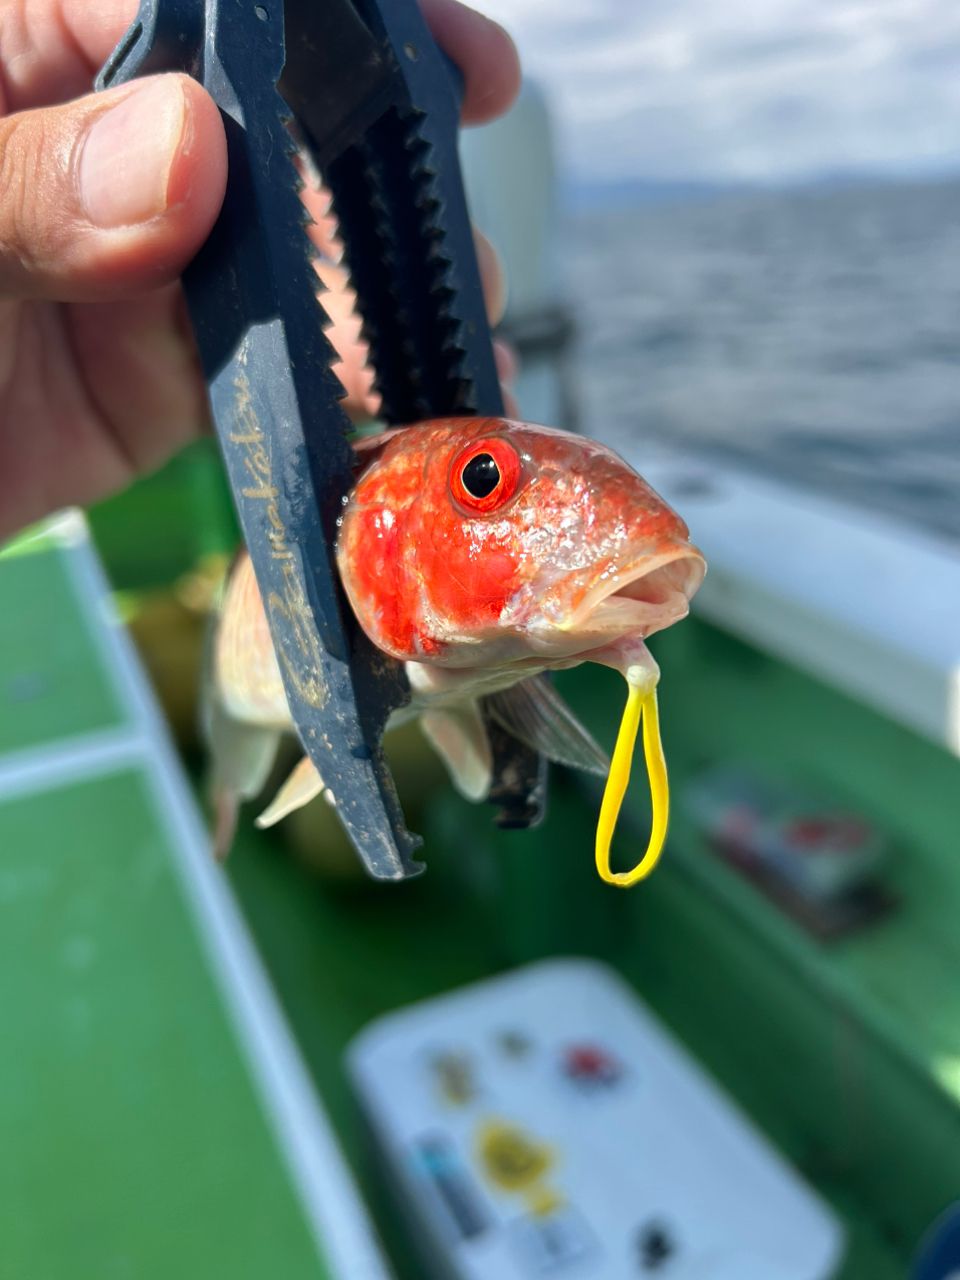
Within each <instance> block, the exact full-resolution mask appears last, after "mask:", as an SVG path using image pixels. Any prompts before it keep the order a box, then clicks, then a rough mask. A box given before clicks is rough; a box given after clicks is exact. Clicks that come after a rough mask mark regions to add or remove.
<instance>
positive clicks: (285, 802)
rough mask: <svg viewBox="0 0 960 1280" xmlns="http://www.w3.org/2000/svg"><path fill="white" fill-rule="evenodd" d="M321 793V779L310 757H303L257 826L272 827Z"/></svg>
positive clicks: (259, 819)
mask: <svg viewBox="0 0 960 1280" xmlns="http://www.w3.org/2000/svg"><path fill="white" fill-rule="evenodd" d="M321 791H323V779H322V778H321V777H320V775H319V773H317V767H316V765H315V764H314V763H313V761H312V760H311V759H310V757H309V756H304V757H303V759H302V760H301V761H300V763H299V764H298V765H297V766H296V767H295V768H294V770H293V772H292V773H291V774H290V776H289V778H287V780H286V782H285V783H284V784H283V786H282V787H281V788H280V790H279V791H278V792H277V794H276V795H275V796H274V797H273V799H272V800H271V801H270V803H269V804H268V805H267V807H266V809H264V811H263V813H261V814H260V816H259V817H258V818H257V826H258V827H272V826H273V825H274V824H275V823H277V822H279V821H280V820H281V818H285V817H286V816H287V815H288V814H290V813H293V811H294V810H295V809H301V808H303V806H304V805H305V804H309V803H310V801H311V800H315V799H316V798H317V796H318V795H320V793H321Z"/></svg>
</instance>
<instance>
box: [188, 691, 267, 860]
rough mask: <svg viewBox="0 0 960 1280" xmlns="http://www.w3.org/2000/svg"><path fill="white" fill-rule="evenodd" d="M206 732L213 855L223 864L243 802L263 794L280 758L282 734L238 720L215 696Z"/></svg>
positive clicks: (209, 710)
mask: <svg viewBox="0 0 960 1280" xmlns="http://www.w3.org/2000/svg"><path fill="white" fill-rule="evenodd" d="M204 729H205V732H206V736H207V741H208V744H209V748H210V784H209V790H210V803H211V807H212V809H213V852H214V856H215V857H216V858H218V859H220V860H222V859H224V858H225V857H226V856H227V854H228V853H229V852H230V846H231V845H232V844H233V837H234V834H235V833H236V829H237V811H238V809H239V807H240V802H241V801H243V800H250V799H252V798H253V797H254V796H256V795H258V794H259V793H260V792H261V791H262V790H263V787H264V784H265V782H266V781H267V776H268V775H269V773H270V770H271V769H272V767H273V762H274V760H275V759H276V757H277V749H278V748H279V746H280V734H279V733H278V732H277V730H275V729H265V728H263V727H261V726H260V725H249V724H244V723H243V722H242V721H240V720H235V719H234V718H233V717H232V716H231V715H229V714H228V713H227V712H226V711H224V709H223V707H222V706H221V705H220V704H219V701H218V700H217V698H216V697H215V696H214V697H212V698H211V699H210V700H209V702H208V703H207V706H206V715H205V724H204Z"/></svg>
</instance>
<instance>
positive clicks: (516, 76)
mask: <svg viewBox="0 0 960 1280" xmlns="http://www.w3.org/2000/svg"><path fill="white" fill-rule="evenodd" d="M420 8H421V9H422V10H423V16H424V17H425V18H426V20H427V22H428V23H429V24H430V29H431V31H432V32H433V34H434V36H435V38H436V41H437V43H438V44H439V45H440V47H441V48H442V49H443V51H444V53H446V54H447V55H448V56H449V57H451V58H452V59H453V61H454V62H455V63H456V64H457V66H458V67H459V68H460V70H461V71H462V72H463V78H464V93H463V109H462V112H461V118H462V120H463V123H464V124H484V123H485V122H486V121H487V120H493V119H495V118H496V117H497V116H499V115H503V113H504V111H506V110H507V108H508V107H509V106H510V104H511V103H512V102H513V100H514V98H515V97H516V96H517V93H518V92H519V89H520V58H519V56H518V55H517V49H516V46H515V45H514V43H513V41H512V40H511V39H510V37H509V35H508V34H507V33H506V31H504V29H503V27H501V26H500V24H499V23H498V22H494V21H493V19H492V18H486V17H484V15H483V14H482V13H477V11H476V9H471V8H469V7H468V6H467V5H465V4H460V3H458V0H420Z"/></svg>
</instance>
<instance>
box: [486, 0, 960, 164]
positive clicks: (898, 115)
mask: <svg viewBox="0 0 960 1280" xmlns="http://www.w3.org/2000/svg"><path fill="white" fill-rule="evenodd" d="M474 4H475V7H477V8H480V9H483V10H484V12H486V13H488V14H490V15H491V16H492V17H495V18H497V19H498V20H499V21H500V22H502V23H503V25H504V26H506V27H507V28H508V29H509V30H510V31H511V33H512V34H513V36H514V38H515V39H516V41H517V43H518V45H519V47H520V51H521V54H522V56H523V60H524V66H525V68H526V70H527V71H528V72H530V73H532V75H533V76H535V77H536V78H537V79H538V80H539V81H540V83H541V84H543V85H544V86H545V88H546V89H547V91H548V93H549V96H550V99H551V103H552V105H553V108H554V112H555V117H556V120H557V124H558V132H559V138H560V150H561V156H562V160H563V163H564V166H565V168H566V170H567V172H568V175H569V176H570V177H572V178H573V179H574V180H577V181H580V182H584V183H593V182H597V183H604V182H610V181H618V180H622V179H624V178H630V177H632V176H638V177H642V178H644V179H653V180H664V181H669V180H690V179H694V180H704V181H722V182H728V181H744V180H746V181H761V182H779V181H796V180H802V179H806V178H814V177H818V176H820V175H824V174H830V175H834V174H838V173H842V174H847V173H870V174H893V175H897V176H914V175H923V174H936V173H942V172H944V171H958V170H960V4H958V3H957V0H474Z"/></svg>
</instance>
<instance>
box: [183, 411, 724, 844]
mask: <svg viewBox="0 0 960 1280" xmlns="http://www.w3.org/2000/svg"><path fill="white" fill-rule="evenodd" d="M336 550H337V564H338V568H339V571H340V577H341V581H342V584H343V588H344V591H345V594H346V596H347V599H348V600H349V603H350V606H351V608H352V609H353V612H354V614H355V615H356V618H357V621H358V623H359V624H360V626H361V627H362V628H363V630H364V631H365V632H366V634H367V635H368V637H369V638H370V639H371V640H372V642H373V643H374V644H375V645H377V646H378V647H379V648H380V649H381V650H383V651H384V652H385V653H388V654H390V655H391V656H392V657H394V658H396V659H398V660H399V661H401V662H403V663H404V666H405V670H406V673H407V676H408V679H409V683H410V688H411V701H410V703H409V704H408V705H407V706H405V707H403V708H401V709H400V711H399V712H396V713H395V714H394V717H393V718H392V720H391V724H394V723H397V722H399V721H401V720H404V719H409V718H410V717H419V718H420V720H421V723H422V725H423V728H424V730H425V732H426V733H427V736H428V737H429V738H430V740H431V742H433V744H434V746H435V747H436V748H437V749H438V751H439V752H440V754H441V756H442V757H443V758H444V760H445V762H446V763H447V765H448V768H449V769H450V772H451V775H452V777H453V779H454V781H455V783H456V784H457V785H458V786H459V788H460V790H461V791H462V792H463V793H464V794H466V795H467V796H469V797H470V798H471V799H475V800H479V799H482V798H483V797H484V796H485V795H486V792H487V790H488V789H489V786H490V781H491V758H490V749H489V744H488V743H487V740H486V730H485V728H484V723H483V718H482V716H481V714H480V700H481V699H484V705H485V706H486V708H487V709H488V711H489V712H490V713H491V714H492V715H493V716H494V718H495V719H497V720H498V721H499V722H500V723H501V724H503V726H504V727H505V728H507V729H508V730H509V731H511V732H513V733H514V734H515V735H516V736H517V737H518V738H520V739H521V740H523V741H526V742H528V743H529V744H530V745H533V746H536V747H538V748H539V749H540V750H542V751H544V752H545V754H546V755H548V756H549V757H550V758H552V759H558V760H561V761H562V762H564V763H567V764H574V765H580V766H581V767H586V768H592V769H593V770H594V771H597V772H603V771H605V767H606V760H605V757H604V755H603V753H602V751H601V750H600V749H599V747H597V745H596V743H594V742H593V740H592V739H591V738H590V737H589V735H588V734H587V733H586V731H585V730H584V729H583V728H582V727H581V726H580V725H579V724H578V723H577V722H576V720H575V719H574V717H573V715H572V713H571V712H570V711H569V710H568V709H567V708H566V707H565V706H564V704H563V703H562V702H561V701H560V699H559V697H558V695H557V694H556V693H555V692H554V690H553V689H552V686H551V685H549V684H548V683H547V682H546V681H544V680H542V679H539V678H538V677H539V676H540V675H541V674H542V673H543V672H545V671H548V670H557V669H561V668H567V667H572V666H576V665H578V664H579V663H581V662H586V661H592V662H599V663H602V664H604V665H606V666H611V667H614V668H615V669H617V670H619V671H621V673H622V674H624V675H625V676H626V678H627V679H628V681H629V682H630V683H631V684H632V685H634V686H637V687H639V686H643V687H644V688H647V687H649V688H652V686H653V684H655V682H656V675H657V669H656V666H655V664H654V663H653V659H652V658H651V657H650V655H649V653H648V651H647V649H646V646H645V640H646V639H647V637H649V636H650V635H652V634H653V633H654V632H656V631H659V630H662V629H663V628H664V627H667V626H670V625H672V624H673V623H674V622H676V621H678V620H679V619H680V618H682V617H684V616H685V615H686V613H687V610H688V605H689V600H690V597H691V596H692V595H693V593H694V592H695V591H696V590H697V588H698V587H699V585H700V582H701V581H702V578H703V573H704V561H703V557H702V556H701V555H700V553H699V551H698V550H697V549H696V548H695V547H694V546H693V545H692V544H691V542H690V540H689V534H688V530H687V527H686V525H685V524H684V523H683V521H682V520H681V519H680V517H679V516H678V515H677V514H676V513H675V512H674V511H673V510H672V509H671V508H670V507H669V506H667V504H666V503H665V502H664V501H663V500H662V499H661V498H660V497H658V495H657V494H656V493H654V491H653V490H652V489H651V488H650V486H649V485H647V484H646V482H645V481H644V480H643V479H642V478H641V477H640V476H639V475H638V474H637V473H636V472H635V471H634V470H633V469H632V468H631V467H630V466H629V465H628V464H627V463H626V462H624V461H623V459H621V458H620V457H618V456H617V455H616V454H615V453H614V452H613V451H612V450H610V449H608V448H606V447H605V446H604V445H602V444H599V443H597V442H596V441H593V440H587V439H584V438H583V437H580V436H575V435H571V434H569V433H567V432H563V431H556V430H553V429H551V428H547V427H541V426H535V425H531V424H527V423H519V422H511V421H508V420H506V419H502V418H450V419H440V420H437V421H432V422H426V423H422V424H420V425H417V426H413V427H405V428H402V429H401V430H397V431H389V432H385V433H383V434H382V435H380V436H375V437H370V438H368V439H367V440H365V441H363V442H361V444H360V445H359V446H358V450H357V478H356V482H355V485H354V488H353V490H352V491H351V493H350V494H349V496H348V498H347V501H346V504H345V506H344V510H343V513H342V516H341V518H340V521H339V532H338V539H337V549H336ZM211 665H212V671H211V676H210V690H209V697H208V715H207V724H208V734H209V737H210V739H211V746H212V752H213V758H214V759H213V767H214V787H215V793H216V795H217V797H218V815H219V817H218V843H219V844H220V845H221V847H222V845H223V844H224V842H225V841H227V842H228V841H229V838H230V835H231V834H232V824H233V821H234V813H235V808H236V803H237V801H238V799H240V798H244V797H247V796H252V795H254V794H256V792H257V791H258V790H259V789H260V787H262V785H263V782H264V780H265V776H266V772H267V771H268V769H269V761H272V758H273V753H274V752H275V750H276V746H277V742H278V739H279V736H280V735H281V734H282V733H284V732H290V731H292V728H293V725H292V721H291V718H290V714H289V711H288V709H287V705H286V698H285V696H284V692H283V683H282V680H281V676H280V671H279V667H278V665H277V661H276V657H275V655H274V652H273V646H272V643H271V641H270V633H269V628H268V626H267V622H266V617H265V614H264V610H263V604H262V601H261V599H260V595H259V591H258V589H257V584H256V580H255V578H254V575H253V570H252V567H251V564H250V561H249V558H248V557H247V556H246V555H245V554H244V555H243V556H241V558H240V559H239V560H238V562H237V564H236V566H235V568H234V570H233V573H232V575H231V577H230V580H229V582H228V584H227V588H226V592H225V597H224V603H223V608H222V611H221V617H220V621H219V625H218V628H217V631H216V635H215V637H214V641H213V646H212V664H211ZM321 791H322V781H321V780H320V779H319V778H318V777H317V775H316V770H315V769H314V768H313V766H312V764H311V763H310V761H309V760H308V759H305V760H304V761H303V762H302V763H301V765H299V766H298V767H297V769H296V770H295V771H294V774H293V775H292V777H291V779H290V780H289V781H288V782H287V783H286V784H285V785H284V788H283V789H282V790H281V793H280V795H279V796H278V798H277V799H276V800H275V801H274V803H273V804H272V805H271V806H270V807H269V809H268V810H267V811H266V813H265V814H264V815H262V816H261V818H260V820H259V821H260V822H261V824H263V825H267V824H269V823H270V822H273V821H276V820H277V819H278V818H279V817H282V816H283V815H284V814H285V813H288V812H289V811H290V810H291V809H292V808H295V807H297V805H298V804H301V803H305V801H306V800H307V799H310V798H312V797H313V796H314V795H317V794H319V793H320V792H321Z"/></svg>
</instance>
